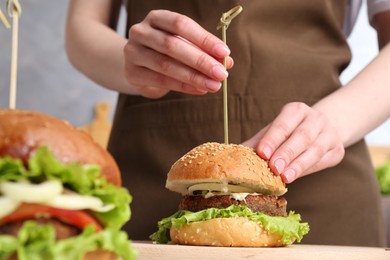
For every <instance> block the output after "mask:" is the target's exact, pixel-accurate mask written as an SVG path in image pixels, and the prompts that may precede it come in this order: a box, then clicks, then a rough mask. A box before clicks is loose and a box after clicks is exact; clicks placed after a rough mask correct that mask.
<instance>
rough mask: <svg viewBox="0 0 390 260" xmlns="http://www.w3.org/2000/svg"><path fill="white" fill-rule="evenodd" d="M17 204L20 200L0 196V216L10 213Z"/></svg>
mask: <svg viewBox="0 0 390 260" xmlns="http://www.w3.org/2000/svg"><path fill="white" fill-rule="evenodd" d="M19 205H20V202H17V201H14V200H12V199H10V198H7V197H0V218H3V217H5V216H7V215H9V214H11V213H12V212H13V211H14V210H15V209H16V208H17V207H18V206H19Z"/></svg>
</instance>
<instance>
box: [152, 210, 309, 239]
mask: <svg viewBox="0 0 390 260" xmlns="http://www.w3.org/2000/svg"><path fill="white" fill-rule="evenodd" d="M235 217H246V218H248V219H249V220H251V221H255V222H259V223H261V224H262V225H263V226H264V228H265V229H266V230H268V231H270V232H274V233H276V234H279V235H280V236H281V241H282V242H283V244H286V245H289V244H291V243H292V241H293V240H295V239H296V240H297V241H298V242H300V241H301V240H302V237H303V236H304V235H306V234H307V233H308V232H309V224H308V223H300V221H301V216H300V215H299V214H295V213H294V212H292V211H291V212H290V213H289V214H288V216H287V217H273V216H268V215H266V214H264V213H262V212H257V213H255V212H253V211H251V210H250V209H249V208H248V207H246V206H238V205H231V206H229V207H228V208H224V209H217V208H209V209H205V210H201V211H198V212H191V211H186V210H180V211H178V212H176V213H175V214H173V215H172V216H170V217H167V218H164V219H162V220H160V221H159V222H158V231H157V232H155V233H153V234H152V235H151V236H150V239H151V240H153V241H156V242H158V243H167V242H168V241H169V235H168V231H169V229H170V228H171V227H172V226H174V227H176V228H181V227H182V226H183V225H184V224H189V223H192V222H197V221H204V220H209V219H214V218H235Z"/></svg>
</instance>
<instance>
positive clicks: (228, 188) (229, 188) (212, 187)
mask: <svg viewBox="0 0 390 260" xmlns="http://www.w3.org/2000/svg"><path fill="white" fill-rule="evenodd" d="M198 190H199V191H211V192H221V193H226V194H230V193H233V192H237V193H253V192H255V191H254V190H252V189H251V188H248V187H244V186H239V185H232V184H226V183H214V182H209V183H198V184H194V185H192V186H190V187H188V193H189V194H190V195H193V194H194V191H198Z"/></svg>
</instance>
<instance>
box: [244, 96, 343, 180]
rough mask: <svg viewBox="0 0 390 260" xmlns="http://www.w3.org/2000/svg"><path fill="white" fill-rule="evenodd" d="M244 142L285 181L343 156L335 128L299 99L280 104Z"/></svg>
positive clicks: (341, 145)
mask: <svg viewBox="0 0 390 260" xmlns="http://www.w3.org/2000/svg"><path fill="white" fill-rule="evenodd" d="M244 145H248V146H251V147H254V148H255V149H256V152H257V153H258V154H259V155H260V156H261V157H262V158H263V159H266V160H268V162H269V166H270V168H271V169H272V170H273V172H275V173H276V174H280V175H281V176H282V178H283V180H284V181H285V182H287V183H290V182H292V181H294V180H296V179H297V178H299V177H302V176H305V175H307V174H310V173H313V172H314V171H318V170H322V169H324V168H327V167H331V166H334V165H336V164H337V163H339V162H340V161H341V160H342V158H343V156H344V147H343V144H342V141H341V140H340V138H339V135H338V132H337V129H335V128H334V127H333V125H332V124H331V123H330V121H329V120H328V119H327V118H326V117H325V116H324V115H323V114H321V113H320V112H318V111H316V110H314V109H312V108H311V107H309V106H307V105H305V104H303V103H290V104H287V105H286V106H284V107H283V109H282V110H281V113H280V114H279V115H278V116H277V117H276V118H275V120H274V121H273V122H271V123H270V124H269V125H268V126H266V127H265V128H264V129H262V130H260V131H259V132H258V133H257V134H256V135H255V136H254V137H252V138H251V139H249V140H248V141H246V142H244Z"/></svg>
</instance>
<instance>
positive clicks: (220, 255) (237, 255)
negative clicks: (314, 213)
mask: <svg viewBox="0 0 390 260" xmlns="http://www.w3.org/2000/svg"><path fill="white" fill-rule="evenodd" d="M132 246H133V248H135V249H137V250H138V258H137V259H138V260H143V259H145V260H146V259H148V260H153V259H176V260H181V259H185V260H191V259H196V260H203V259H207V260H208V259H210V260H213V259H223V260H228V259H262V260H268V259H278V260H279V259H281V260H283V259H289V260H291V259H299V260H301V259H313V260H323V259H335V260H339V259H341V260H343V259H354V260H355V259H356V260H360V259H362V260H363V259H364V260H376V259H378V260H379V259H380V260H385V259H386V260H390V251H389V250H386V249H385V248H373V247H349V246H323V245H302V244H294V245H290V246H288V247H280V248H238V247H230V248H228V247H203V246H182V245H170V244H168V245H161V244H153V243H151V242H144V241H133V243H132Z"/></svg>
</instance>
